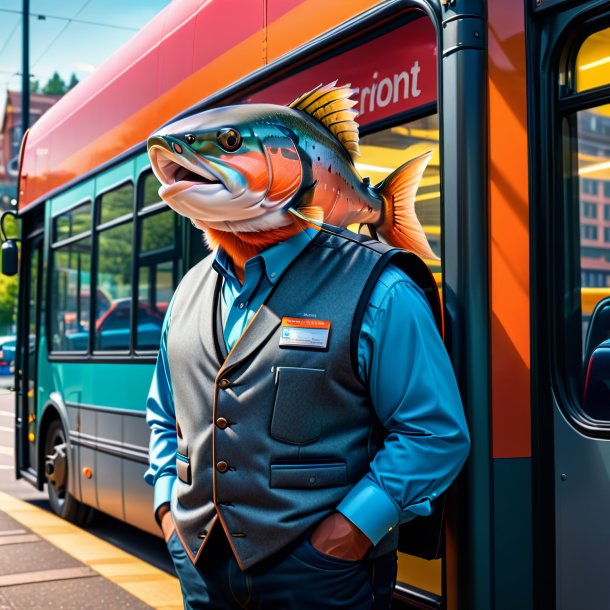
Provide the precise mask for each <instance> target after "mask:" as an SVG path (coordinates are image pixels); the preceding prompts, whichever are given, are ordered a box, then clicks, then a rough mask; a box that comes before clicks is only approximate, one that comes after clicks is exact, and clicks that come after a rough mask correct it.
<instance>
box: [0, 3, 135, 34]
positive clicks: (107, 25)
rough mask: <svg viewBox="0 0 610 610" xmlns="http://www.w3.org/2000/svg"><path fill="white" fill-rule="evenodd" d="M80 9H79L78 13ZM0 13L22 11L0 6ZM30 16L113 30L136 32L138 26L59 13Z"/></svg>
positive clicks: (17, 13)
mask: <svg viewBox="0 0 610 610" xmlns="http://www.w3.org/2000/svg"><path fill="white" fill-rule="evenodd" d="M80 12H81V11H79V13H80ZM0 13H11V14H13V15H22V14H23V11H18V10H15V9H10V8H0ZM30 17H38V19H40V20H43V19H57V20H59V21H68V22H71V23H80V24H83V25H98V26H100V27H104V28H113V29H115V30H129V31H130V32H137V31H138V28H132V27H129V26H127V25H116V24H113V23H102V22H101V21H87V20H84V19H74V18H72V19H70V17H60V16H59V15H44V14H42V13H30Z"/></svg>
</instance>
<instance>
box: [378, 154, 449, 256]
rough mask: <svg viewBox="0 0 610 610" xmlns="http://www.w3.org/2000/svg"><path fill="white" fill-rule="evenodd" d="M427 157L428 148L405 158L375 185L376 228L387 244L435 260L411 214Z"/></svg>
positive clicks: (412, 213) (429, 156) (420, 228)
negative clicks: (380, 207)
mask: <svg viewBox="0 0 610 610" xmlns="http://www.w3.org/2000/svg"><path fill="white" fill-rule="evenodd" d="M431 157H432V151H429V152H427V153H424V154H423V155H420V156H419V157H415V159H411V160H410V161H407V162H406V163H405V164H404V165H401V166H400V167H399V168H398V169H397V170H395V171H394V172H392V173H391V174H390V175H389V176H388V177H387V178H386V179H385V180H383V181H382V182H380V183H379V184H378V185H377V186H376V187H375V191H376V192H377V194H378V195H379V196H380V197H381V198H382V199H383V215H382V217H381V224H379V225H377V227H376V228H377V231H378V232H379V234H380V235H381V236H382V237H383V238H384V239H385V240H386V241H387V242H388V243H389V244H390V245H392V246H397V247H399V248H403V249H404V250H410V251H411V252H414V253H415V254H417V255H418V256H420V257H421V258H428V259H433V260H438V256H436V254H434V252H433V251H432V248H430V244H429V243H428V239H427V238H426V234H425V233H424V230H423V228H422V226H421V223H420V222H419V220H418V218H417V215H416V214H415V195H416V193H417V187H418V186H419V183H420V181H421V178H422V175H423V173H424V170H425V169H426V166H427V165H428V162H429V161H430V158H431Z"/></svg>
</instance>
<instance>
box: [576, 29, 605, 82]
mask: <svg viewBox="0 0 610 610" xmlns="http://www.w3.org/2000/svg"><path fill="white" fill-rule="evenodd" d="M608 83H610V28H608V29H605V30H601V31H600V32H596V33H595V34H593V35H592V36H589V38H587V39H586V40H585V41H584V42H583V44H582V46H581V47H580V50H579V51H578V56H577V58H576V90H577V91H586V90H587V89H593V88H594V87H602V86H603V85H607V84H608Z"/></svg>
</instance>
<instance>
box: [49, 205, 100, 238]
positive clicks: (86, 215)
mask: <svg viewBox="0 0 610 610" xmlns="http://www.w3.org/2000/svg"><path fill="white" fill-rule="evenodd" d="M90 230H91V204H90V203H86V204H84V205H79V206H78V207H77V208H74V209H72V210H70V211H69V212H66V213H65V214H61V215H60V216H57V218H55V219H54V220H53V241H54V242H57V241H62V240H64V239H68V238H70V237H76V236H77V235H80V234H81V233H85V232H87V231H90Z"/></svg>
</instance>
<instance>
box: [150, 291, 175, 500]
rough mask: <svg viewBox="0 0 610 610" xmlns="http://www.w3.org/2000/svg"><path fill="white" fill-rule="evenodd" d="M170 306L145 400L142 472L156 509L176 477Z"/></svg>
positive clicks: (167, 494)
mask: <svg viewBox="0 0 610 610" xmlns="http://www.w3.org/2000/svg"><path fill="white" fill-rule="evenodd" d="M172 305H173V299H172V301H171V302H170V304H169V306H168V308H167V312H166V314H165V319H164V321H163V328H162V330H161V345H160V349H159V355H158V357H157V364H156V366H155V372H154V374H153V378H152V383H151V386H150V391H149V393H148V399H147V401H146V422H147V423H148V427H149V428H150V444H149V463H150V465H149V467H148V470H147V471H146V472H145V473H144V480H145V481H146V482H147V483H148V484H149V485H153V486H154V511H155V512H156V510H157V508H159V506H161V505H162V504H165V503H166V502H169V501H170V500H171V497H172V488H173V486H174V483H175V481H176V477H177V474H176V452H177V450H178V437H177V434H176V413H175V411H174V395H173V390H172V380H171V376H170V371H169V361H168V357H167V335H168V330H169V323H170V318H171V309H172Z"/></svg>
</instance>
